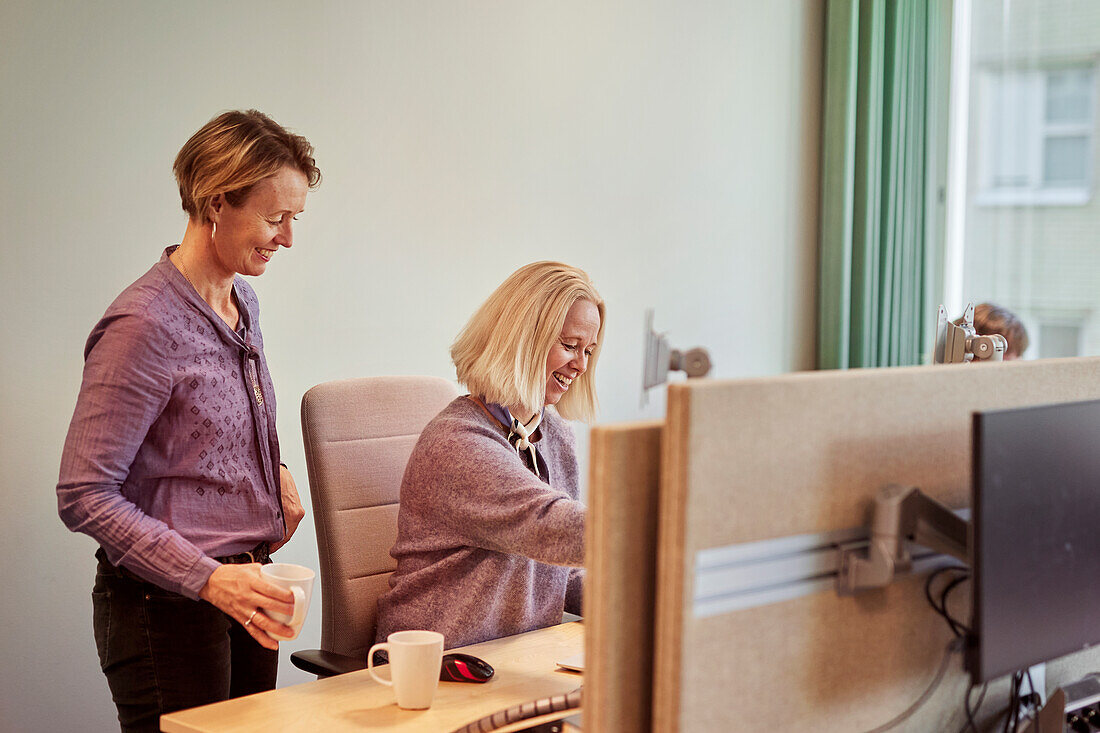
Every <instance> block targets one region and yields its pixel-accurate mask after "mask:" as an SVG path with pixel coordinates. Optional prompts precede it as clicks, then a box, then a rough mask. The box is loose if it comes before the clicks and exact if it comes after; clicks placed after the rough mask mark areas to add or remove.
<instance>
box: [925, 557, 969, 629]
mask: <svg viewBox="0 0 1100 733" xmlns="http://www.w3.org/2000/svg"><path fill="white" fill-rule="evenodd" d="M951 572H954V573H959V575H958V576H956V577H954V578H952V579H951V580H950V581H949V582H948V583H947V585H945V586H944V588H943V589H942V590H941V591H940V593H939V601H938V602H937V600H936V599H935V598H933V597H932V585H933V583H935V581H936V578H938V577H940V576H941V575H943V574H945V573H951ZM969 579H970V571H969V570H967V569H966V568H964V567H961V566H959V565H949V566H947V567H943V568H939V569H938V570H936V571H934V572H933V573H932V574H931V575H929V576H928V579H927V580H925V582H924V597H925V598H926V599H927V600H928V605H930V606H931V607H932V610H933V611H935V612H936V613H937V614H939V615H940V616H941V617H942V618H943V620H944V621H946V622H947V625H948V627H949V628H950V629H951V633H952V634H954V635H955V636H956V637H961V636H963V635H964V634H966V633H968V632H969V631H970V629H969V628H967V626H966V625H965V624H964V623H962V622H961V621H959V620H957V619H955V618H952V616H951V614H950V613H948V611H947V598H948V596H949V595H950V594H951V591H953V590H955V588H957V587H958V586H959V585H961V584H962V583H964V582H966V581H967V580H969Z"/></svg>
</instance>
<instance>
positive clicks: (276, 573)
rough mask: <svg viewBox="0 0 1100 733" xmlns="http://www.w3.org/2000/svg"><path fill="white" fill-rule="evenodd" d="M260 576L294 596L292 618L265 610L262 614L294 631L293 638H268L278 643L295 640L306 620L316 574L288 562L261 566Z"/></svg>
mask: <svg viewBox="0 0 1100 733" xmlns="http://www.w3.org/2000/svg"><path fill="white" fill-rule="evenodd" d="M260 575H262V576H263V577H264V580H268V581H270V582H272V583H274V584H275V585H277V586H279V587H280V588H286V589H287V590H289V591H290V592H291V593H293V594H294V615H293V616H287V615H286V614H285V613H277V612H275V611H268V610H266V609H265V610H264V613H266V614H267V615H268V616H270V617H271V618H273V619H275V620H276V621H278V622H279V623H282V624H286V625H287V626H289V627H290V628H292V629H294V636H274V635H272V634H268V636H271V637H272V638H273V639H277V640H279V641H290V640H291V639H297V638H298V634H299V632H301V630H302V624H303V623H305V620H306V611H308V610H309V600H310V598H311V597H312V596H313V579H314V578H315V577H316V575H317V574H316V573H314V572H313V571H312V570H310V569H309V568H307V567H304V566H302V565H294V564H292V563H288V562H274V563H271V564H269V565H264V566H262V567H261V568H260Z"/></svg>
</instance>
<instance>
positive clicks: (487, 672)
mask: <svg viewBox="0 0 1100 733" xmlns="http://www.w3.org/2000/svg"><path fill="white" fill-rule="evenodd" d="M494 671H495V670H493V667H492V665H490V664H489V663H488V662H486V661H485V660H484V659H478V658H477V657H475V656H473V655H472V654H462V653H461V652H451V653H450V654H444V655H443V667H442V668H441V669H440V670H439V679H441V680H443V681H444V682H488V681H489V680H491V679H492V678H493V674H494Z"/></svg>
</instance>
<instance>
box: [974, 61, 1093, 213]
mask: <svg viewBox="0 0 1100 733" xmlns="http://www.w3.org/2000/svg"><path fill="white" fill-rule="evenodd" d="M1095 77H1096V75H1095V72H1094V68H1093V66H1092V65H1091V64H1080V65H1075V66H1063V67H1051V68H1033V69H1026V68H1025V69H983V70H980V71H979V72H978V84H977V90H976V91H977V94H978V99H977V100H976V101H977V105H976V106H977V110H978V125H979V130H978V135H979V140H978V143H979V147H980V165H979V172H978V176H979V185H980V189H979V196H978V199H977V201H976V202H975V203H977V204H978V205H998V204H1011V205H1017V204H1035V205H1081V204H1085V203H1087V202H1088V200H1089V196H1090V193H1091V184H1092V170H1091V165H1090V161H1091V157H1092V146H1093V131H1094V129H1095V123H1094V119H1095V107H1096V105H1095V99H1096V81H1095Z"/></svg>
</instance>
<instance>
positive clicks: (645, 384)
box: [642, 310, 710, 407]
mask: <svg viewBox="0 0 1100 733" xmlns="http://www.w3.org/2000/svg"><path fill="white" fill-rule="evenodd" d="M643 339H644V345H643V353H642V362H643V363H642V406H643V407H645V404H646V393H647V392H648V391H649V390H650V389H651V388H653V387H656V386H658V385H661V384H664V383H665V382H666V381H667V380H668V373H669V372H670V371H671V372H675V371H683V372H686V373H687V375H688V377H689V378H691V377H705V376H707V374H709V373H710V353H709V352H708V351H707V350H706V349H704V348H703V347H701V346H697V347H695V348H694V349H688V350H687V351H680V350H679V349H674V348H672V347H671V346H669V343H668V338H667V337H666V336H665V335H664V334H663V333H657V332H656V331H654V330H653V311H652V310H647V311H646V314H645V333H644V334H643Z"/></svg>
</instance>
